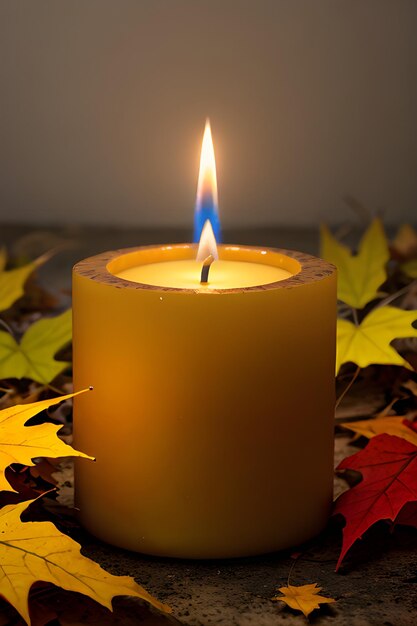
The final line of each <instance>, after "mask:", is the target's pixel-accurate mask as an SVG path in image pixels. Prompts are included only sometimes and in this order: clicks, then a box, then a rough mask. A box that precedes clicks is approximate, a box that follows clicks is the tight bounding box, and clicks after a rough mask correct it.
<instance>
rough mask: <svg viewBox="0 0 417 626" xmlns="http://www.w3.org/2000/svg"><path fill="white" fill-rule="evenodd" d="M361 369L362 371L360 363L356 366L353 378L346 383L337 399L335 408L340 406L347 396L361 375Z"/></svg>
mask: <svg viewBox="0 0 417 626" xmlns="http://www.w3.org/2000/svg"><path fill="white" fill-rule="evenodd" d="M360 371H361V368H360V367H359V365H358V367H357V368H356V370H355V373H354V374H353V376H352V378H351V379H350V381H349V382H348V384H347V385H346V387H345V388H344V390H343V391H342V393H341V394H340V396H339V397H338V399H337V400H336V406H335V410H336V409H338V408H339V405H340V403H341V402H342V400H343V398H344V397H345V395H346V394H347V392H348V391H349V389H351V387H352V385H353V383H354V382H355V380H356V379H357V377H358V376H359V372H360Z"/></svg>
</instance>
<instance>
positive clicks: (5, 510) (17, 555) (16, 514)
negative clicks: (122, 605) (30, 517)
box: [0, 251, 169, 624]
mask: <svg viewBox="0 0 417 626" xmlns="http://www.w3.org/2000/svg"><path fill="white" fill-rule="evenodd" d="M5 266H6V255H5V252H4V251H2V252H1V253H0V308H1V309H2V310H5V309H10V307H12V306H13V305H15V303H16V300H18V299H19V298H20V297H21V296H22V295H23V291H24V284H25V282H26V280H27V279H28V277H29V276H30V274H31V273H32V272H33V271H34V269H35V268H36V267H37V264H36V263H32V264H29V265H25V266H23V267H21V268H16V269H11V270H9V271H7V270H6V269H5ZM2 325H3V327H4V329H5V330H1V331H0V379H2V384H4V387H2V392H3V394H4V395H3V397H2V398H1V400H2V404H3V405H5V408H3V409H2V410H0V499H1V497H2V496H5V495H7V492H16V489H15V488H14V485H15V482H16V481H15V480H14V478H15V476H16V472H14V471H13V468H16V467H21V468H27V469H28V468H30V466H34V465H35V459H38V458H39V457H47V458H48V459H56V458H59V457H68V456H72V457H75V456H77V457H83V458H85V459H89V460H91V461H93V459H92V458H91V457H89V456H87V455H86V454H83V453H82V452H79V451H77V450H74V448H72V447H71V446H70V445H68V444H67V443H65V442H64V441H63V440H62V439H60V438H59V437H58V431H59V430H60V429H61V427H62V424H59V425H56V424H53V423H50V422H46V423H38V424H33V425H32V424H31V425H29V424H28V422H29V421H30V420H32V418H34V417H35V416H37V415H38V414H39V413H41V412H44V411H47V410H48V409H50V407H52V406H54V405H57V404H58V403H61V402H63V401H67V400H69V399H70V398H72V397H73V396H74V395H77V394H67V395H60V396H58V397H53V398H48V399H45V400H39V401H36V402H28V398H29V399H30V398H31V397H38V396H39V395H41V394H42V393H44V392H45V391H47V392H48V391H50V389H49V388H48V384H49V383H50V382H51V381H52V380H54V379H56V377H57V376H58V375H59V374H61V372H63V371H64V370H65V369H67V368H68V365H69V363H67V362H64V361H57V360H55V358H54V357H55V355H56V353H57V351H58V350H59V349H60V348H62V347H63V346H65V344H68V343H69V341H70V339H71V311H65V312H63V313H61V314H60V315H57V316H54V317H50V318H49V317H45V318H41V319H38V320H37V321H35V322H34V323H32V324H30V325H29V327H28V328H26V329H25V330H24V331H23V332H22V333H20V336H19V333H18V331H17V328H18V327H19V326H22V318H21V317H20V316H18V318H17V323H16V324H15V328H16V332H15V330H14V328H13V327H12V326H11V325H10V322H9V320H7V321H4V320H3V324H2ZM22 379H28V382H29V381H32V383H30V384H31V385H32V387H33V386H34V385H33V383H35V384H36V383H37V384H38V385H37V386H36V385H35V388H36V391H35V392H33V391H32V394H26V396H25V397H24V398H23V399H24V400H25V402H24V403H22V404H15V403H14V402H13V399H16V398H21V397H22V396H21V395H20V394H21V393H22V389H23V388H24V385H23V384H21V381H22ZM21 388H22V389H21ZM52 390H53V388H52ZM85 391H87V392H88V390H85ZM78 393H83V392H78ZM23 395H24V393H23ZM54 395H56V394H54ZM10 398H12V401H11V402H10ZM8 404H11V406H7V405H8ZM10 470H11V471H10ZM7 472H8V473H7ZM44 491H45V490H44ZM41 492H42V490H41ZM26 493H27V490H26ZM16 496H17V502H14V503H12V504H4V505H3V506H2V508H0V595H1V596H2V597H3V598H4V599H5V600H7V601H8V602H10V604H12V605H13V606H14V608H15V609H16V610H17V611H18V613H19V614H20V615H21V616H22V618H23V619H24V620H25V621H26V622H27V623H28V624H30V623H31V616H30V601H29V600H30V592H31V589H32V587H33V585H35V584H36V583H39V582H43V583H51V584H53V585H56V586H58V587H61V588H62V589H65V590H68V591H73V592H78V593H81V594H84V595H86V596H88V597H89V598H91V599H93V600H95V601H96V602H98V603H100V604H101V605H103V606H105V607H107V608H108V609H110V610H111V609H112V599H113V598H114V597H115V596H132V597H136V598H140V599H141V600H145V601H146V602H148V603H149V604H151V605H153V606H154V607H156V608H157V609H159V610H160V611H164V612H169V608H168V607H167V606H165V605H164V604H162V603H161V602H159V601H158V600H156V598H154V597H152V596H151V595H150V594H149V593H148V592H147V591H145V589H143V587H141V586H140V585H138V584H137V583H136V582H135V581H134V579H133V578H130V577H128V576H113V575H112V574H109V573H108V572H106V571H105V570H104V569H102V568H101V567H100V566H99V565H98V564H97V563H94V562H93V561H92V560H90V559H88V558H87V557H85V556H83V555H82V554H81V553H80V548H81V546H80V545H79V544H78V543H77V542H75V541H74V540H73V539H71V538H70V537H69V536H67V535H65V534H63V533H62V532H60V531H59V530H58V529H57V528H56V526H55V525H54V524H52V523H51V522H49V521H40V522H39V521H22V515H25V514H27V510H28V507H30V505H31V504H33V503H34V502H35V499H26V498H25V489H22V490H21V493H16ZM21 498H23V501H19V500H21Z"/></svg>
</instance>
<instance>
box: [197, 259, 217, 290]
mask: <svg viewBox="0 0 417 626" xmlns="http://www.w3.org/2000/svg"><path fill="white" fill-rule="evenodd" d="M213 261H214V256H213V255H212V254H209V256H208V257H207V258H206V259H204V261H203V267H202V268H201V278H200V283H201V284H202V285H207V283H208V277H209V272H210V267H211V264H212V263H213Z"/></svg>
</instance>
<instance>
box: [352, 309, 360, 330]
mask: <svg viewBox="0 0 417 626" xmlns="http://www.w3.org/2000/svg"><path fill="white" fill-rule="evenodd" d="M352 316H353V321H354V323H355V326H359V318H358V312H357V310H356V309H354V308H353V307H352Z"/></svg>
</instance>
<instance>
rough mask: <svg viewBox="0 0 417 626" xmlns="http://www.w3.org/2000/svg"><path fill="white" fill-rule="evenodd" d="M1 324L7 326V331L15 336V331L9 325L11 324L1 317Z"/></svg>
mask: <svg viewBox="0 0 417 626" xmlns="http://www.w3.org/2000/svg"><path fill="white" fill-rule="evenodd" d="M0 326H3V328H5V329H6V330H7V332H8V333H9V334H10V335H12V337H14V332H13V329H12V327H11V326H9V324H8V323H7V322H5V321H4V320H3V319H1V318H0Z"/></svg>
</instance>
